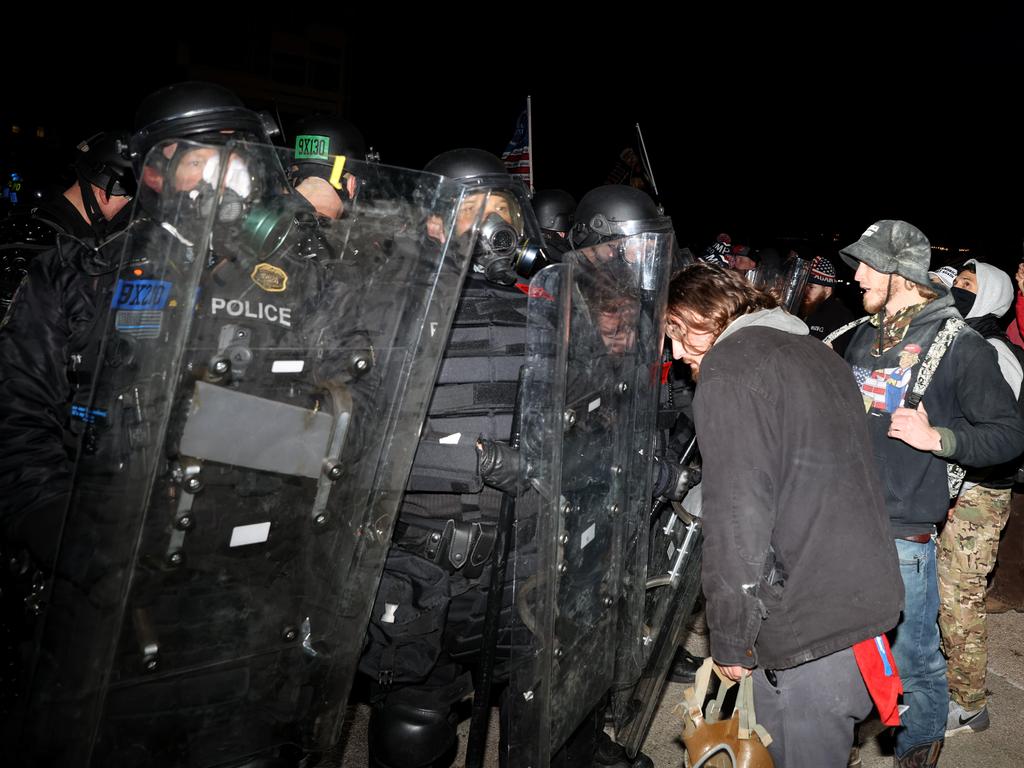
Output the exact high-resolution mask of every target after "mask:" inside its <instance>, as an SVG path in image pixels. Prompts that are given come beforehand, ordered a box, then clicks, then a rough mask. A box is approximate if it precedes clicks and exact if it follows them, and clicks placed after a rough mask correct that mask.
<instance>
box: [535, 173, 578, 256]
mask: <svg viewBox="0 0 1024 768" xmlns="http://www.w3.org/2000/svg"><path fill="white" fill-rule="evenodd" d="M531 202H532V203H533V212H534V213H535V214H537V221H538V223H540V228H541V231H542V232H543V233H544V245H545V246H546V247H547V248H548V249H549V250H551V251H552V252H553V253H565V252H566V251H567V250H569V248H570V245H569V231H570V230H571V229H572V225H573V222H574V221H575V212H576V200H574V199H573V196H572V195H570V194H569V193H568V192H566V191H565V190H564V189H541V190H538V191H537V192H536V193H534V195H533V200H532V201H531Z"/></svg>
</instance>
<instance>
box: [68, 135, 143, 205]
mask: <svg viewBox="0 0 1024 768" xmlns="http://www.w3.org/2000/svg"><path fill="white" fill-rule="evenodd" d="M75 174H76V175H77V176H78V179H79V181H83V180H84V181H85V182H87V183H89V184H95V185H96V186H97V187H99V188H100V189H102V190H103V191H104V192H106V193H107V194H108V195H118V196H122V197H131V196H132V195H134V194H135V174H134V173H133V172H132V162H131V158H130V157H129V156H128V132H127V131H107V132H105V133H97V134H96V135H95V136H91V137H89V138H88V139H86V140H85V141H83V142H81V143H80V144H79V145H78V146H77V147H76V148H75Z"/></svg>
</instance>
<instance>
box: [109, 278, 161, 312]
mask: <svg viewBox="0 0 1024 768" xmlns="http://www.w3.org/2000/svg"><path fill="white" fill-rule="evenodd" d="M170 297H171V283H169V282H167V281H166V280H118V281H117V285H116V286H115V287H114V298H113V299H112V300H111V302H110V306H111V307H112V308H113V309H121V310H125V311H128V312H142V311H146V310H155V309H163V308H164V307H165V306H167V300H168V299H169V298H170Z"/></svg>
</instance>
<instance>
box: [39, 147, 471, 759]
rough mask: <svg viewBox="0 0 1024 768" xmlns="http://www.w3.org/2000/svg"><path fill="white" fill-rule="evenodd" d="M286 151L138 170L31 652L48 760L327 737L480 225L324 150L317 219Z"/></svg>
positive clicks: (291, 746) (214, 151)
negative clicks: (324, 194)
mask: <svg viewBox="0 0 1024 768" xmlns="http://www.w3.org/2000/svg"><path fill="white" fill-rule="evenodd" d="M289 163H290V157H289V156H288V153H286V152H283V151H282V150H280V149H279V148H274V147H269V146H260V145H253V144H247V143H244V142H231V143H228V144H227V145H226V146H204V145H194V144H188V143H185V142H179V143H176V144H167V145H164V146H158V147H156V148H155V149H154V150H153V151H152V153H151V154H150V156H149V157H148V158H147V160H146V164H145V168H144V174H143V177H142V184H140V187H142V191H141V192H140V195H139V197H138V199H137V201H136V206H135V211H134V218H133V221H132V223H131V225H130V227H129V229H128V232H127V235H126V243H125V246H124V250H123V255H122V258H121V264H120V268H119V271H118V272H117V275H116V279H115V280H112V285H113V288H112V291H111V293H110V295H108V296H105V297H104V299H103V301H105V304H106V306H107V307H108V311H109V317H108V318H107V321H106V326H105V327H106V331H105V334H104V337H103V342H102V344H103V346H102V353H101V360H102V363H101V365H100V369H99V371H98V373H97V375H96V380H95V386H94V388H93V392H94V394H93V397H92V399H91V401H89V402H88V404H87V405H83V406H80V408H81V409H82V413H81V416H82V418H83V420H85V421H86V422H87V423H88V429H87V434H86V436H85V440H84V444H83V448H82V450H81V453H80V458H79V461H78V464H77V469H76V478H75V481H74V492H73V496H72V499H71V502H70V506H69V510H68V513H67V515H66V520H65V523H64V526H63V531H62V532H61V534H60V535H61V546H60V550H59V556H58V560H57V565H56V569H55V573H54V575H53V578H52V580H51V584H50V588H49V594H48V599H47V605H46V610H45V616H44V621H43V625H42V630H41V634H40V642H39V650H38V652H37V654H36V661H35V665H34V678H33V684H32V695H31V701H30V710H29V712H28V715H27V717H26V726H25V729H24V739H23V746H24V751H25V752H31V753H32V754H33V755H34V756H35V759H36V760H37V761H39V762H40V763H45V764H59V765H63V766H84V765H148V766H172V765H173V766H186V765H187V766H213V765H217V766H221V765H235V764H241V763H243V762H246V761H247V760H250V759H255V758H256V757H257V756H274V755H279V754H285V753H287V752H288V751H289V750H291V751H293V752H295V753H301V752H304V751H312V752H316V751H322V750H324V749H327V748H329V747H330V746H332V745H333V744H334V743H335V741H336V740H337V737H338V735H339V733H340V725H341V721H342V716H343V713H344V707H345V704H346V700H347V696H348V693H349V689H350V686H351V682H352V678H353V675H354V672H355V668H356V663H357V660H358V657H359V655H360V653H361V650H362V647H363V642H364V630H365V627H366V624H367V618H368V615H369V612H370V609H371V606H372V604H373V599H374V594H375V592H376V589H377V584H378V581H379V577H380V572H381V569H382V566H383V561H384V558H385V555H386V552H387V548H388V542H389V539H390V536H391V532H392V524H393V522H394V519H395V516H396V510H397V507H398V504H399V501H400V499H401V496H402V491H403V488H404V487H405V483H406V481H407V477H408V473H409V467H410V465H411V462H412V459H413V455H414V452H415V448H416V441H417V436H418V433H419V430H420V427H421V424H422V421H423V418H424V412H425V409H426V404H427V401H428V397H429V394H430V390H431V386H432V383H433V379H434V377H435V375H436V372H437V367H438V363H439V359H440V355H441V352H442V349H443V346H444V342H445V338H446V336H447V331H448V327H449V324H450V320H451V316H452V314H453V312H454V309H455V304H456V301H457V298H458V295H459V290H460V285H461V282H462V280H463V278H464V276H465V273H466V269H467V266H468V257H469V255H470V253H471V250H472V237H473V233H472V231H470V230H471V229H472V228H471V227H470V228H464V230H466V231H459V232H456V231H455V222H456V218H457V213H458V210H459V205H460V199H461V196H462V195H463V191H464V190H463V188H462V187H460V186H458V185H454V184H452V183H451V182H449V181H447V180H445V179H442V178H441V177H438V176H434V175H430V174H424V173H419V172H414V171H408V170H403V169H398V168H388V167H384V166H378V165H367V164H365V163H360V162H356V161H352V160H349V161H346V160H345V159H344V158H336V159H335V162H334V163H333V167H332V168H328V169H327V172H325V173H324V174H322V176H318V177H317V178H316V182H315V183H316V184H321V183H322V184H321V187H322V185H329V186H327V187H326V190H327V191H328V192H333V190H335V189H341V187H342V184H343V183H344V182H346V181H347V178H346V177H347V176H351V177H354V178H355V179H356V182H357V183H356V184H355V185H354V186H353V185H348V187H349V188H354V189H356V192H355V195H354V197H353V198H351V199H346V200H345V202H344V211H343V214H342V217H341V218H339V219H331V218H328V217H326V216H324V215H322V212H318V211H317V210H315V209H314V207H313V206H312V205H310V204H309V203H307V202H306V199H305V198H303V197H302V196H300V195H299V194H297V193H296V192H295V191H294V190H293V189H292V187H291V186H290V184H289V183H288V180H287V178H286V175H285V174H286V171H285V169H286V168H287V167H288V166H289ZM332 187H333V189H332ZM300 189H302V187H300ZM321 191H322V190H321ZM335 202H337V201H335ZM112 268H113V267H112Z"/></svg>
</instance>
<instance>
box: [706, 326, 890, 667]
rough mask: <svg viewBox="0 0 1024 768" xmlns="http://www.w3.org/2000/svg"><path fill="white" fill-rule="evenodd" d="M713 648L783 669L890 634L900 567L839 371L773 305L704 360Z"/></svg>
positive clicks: (849, 385) (726, 656) (857, 412)
mask: <svg viewBox="0 0 1024 768" xmlns="http://www.w3.org/2000/svg"><path fill="white" fill-rule="evenodd" d="M693 407H694V417H695V421H696V427H697V439H698V442H699V444H700V450H701V456H702V459H703V480H702V483H701V488H702V491H703V518H704V550H703V552H704V554H703V566H702V579H703V586H704V594H705V595H706V597H707V603H708V605H707V616H708V626H709V627H710V630H711V653H712V655H713V656H714V658H715V659H716V660H717V661H718V662H720V663H723V664H740V665H742V666H745V667H752V666H755V665H760V666H762V667H765V668H768V669H785V668H788V667H793V666H796V665H797V664H802V663H804V662H806V661H811V660H813V659H817V658H821V657H823V656H826V655H828V654H830V653H834V652H836V651H840V650H843V649H844V648H848V647H850V646H852V645H853V644H855V643H857V642H859V641H861V640H863V639H865V638H868V637H872V636H874V635H877V634H879V633H880V632H884V631H886V630H887V629H889V628H891V627H893V626H895V624H896V622H897V620H898V619H899V612H900V608H901V607H902V604H903V587H902V581H901V580H900V577H899V567H898V562H899V560H898V558H897V556H896V551H895V545H894V543H893V540H892V533H891V531H890V528H889V523H888V519H887V515H886V512H885V507H884V504H883V501H882V488H881V485H880V483H879V480H878V476H877V470H876V468H875V465H874V461H873V459H872V455H871V443H870V439H869V437H868V432H867V429H866V426H865V423H864V410H863V407H862V405H861V398H860V396H859V394H858V393H857V387H856V385H855V384H854V382H853V380H852V379H851V377H850V371H849V368H848V367H847V366H846V365H845V364H844V363H843V361H842V360H841V359H840V358H839V356H838V355H836V354H835V353H834V352H832V351H831V350H830V349H829V348H828V347H826V346H825V345H824V344H822V343H821V342H820V341H818V340H817V339H815V338H813V337H811V336H809V335H808V332H807V326H806V325H805V324H804V323H803V322H802V321H800V320H798V319H797V318H795V317H793V316H792V315H788V314H786V313H785V312H783V311H782V310H780V309H773V310H761V311H758V312H753V313H751V314H748V315H743V316H741V317H739V318H738V319H736V320H735V321H734V322H733V323H731V324H730V325H729V326H728V327H727V328H726V329H725V330H724V331H723V332H722V333H721V334H720V335H719V337H718V338H717V339H716V341H715V343H714V345H713V346H712V348H711V349H710V350H709V351H708V352H707V354H706V355H705V356H704V359H703V361H702V362H701V368H700V377H699V381H698V383H697V390H696V394H695V396H694V403H693Z"/></svg>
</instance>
